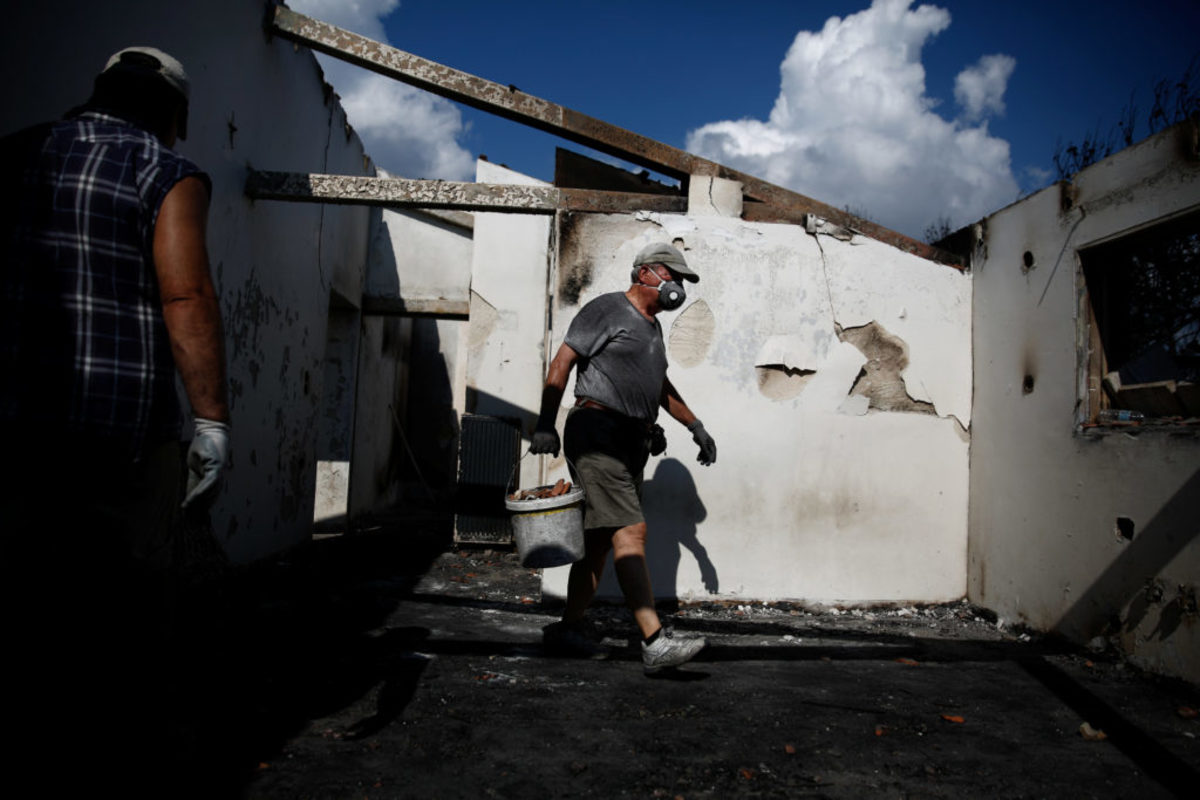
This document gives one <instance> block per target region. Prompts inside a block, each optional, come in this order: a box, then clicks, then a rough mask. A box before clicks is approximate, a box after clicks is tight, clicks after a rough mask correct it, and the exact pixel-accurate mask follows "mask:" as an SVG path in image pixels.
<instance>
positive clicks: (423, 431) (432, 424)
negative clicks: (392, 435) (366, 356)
mask: <svg viewBox="0 0 1200 800" xmlns="http://www.w3.org/2000/svg"><path fill="white" fill-rule="evenodd" d="M464 332H465V325H464ZM407 412H408V413H407V415H406V418H405V431H404V432H405V435H406V436H407V438H408V443H409V446H410V447H411V448H412V454H413V455H412V459H411V460H410V459H409V458H408V457H405V459H404V467H403V469H402V471H401V475H402V479H403V480H404V481H405V482H409V483H411V482H415V481H424V483H425V484H426V485H428V486H429V487H430V489H431V490H432V491H433V492H434V494H435V495H437V496H439V497H440V496H445V495H446V494H447V493H449V492H451V491H452V490H453V488H454V482H455V479H456V476H457V474H458V434H459V422H458V413H457V411H456V410H455V408H454V382H453V378H452V376H451V375H450V368H449V366H448V365H447V364H446V358H445V356H443V355H442V353H441V334H440V333H439V331H438V323H437V322H436V321H435V320H432V319H415V320H413V324H412V350H411V353H410V362H409V374H408V408H407ZM413 461H415V462H416V463H415V464H414V463H412V462H413Z"/></svg>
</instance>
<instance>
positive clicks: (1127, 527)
mask: <svg viewBox="0 0 1200 800" xmlns="http://www.w3.org/2000/svg"><path fill="white" fill-rule="evenodd" d="M1133 533H1134V530H1133V520H1132V519H1130V518H1129V517H1117V536H1119V537H1120V538H1122V539H1124V540H1125V541H1127V542H1132V541H1133Z"/></svg>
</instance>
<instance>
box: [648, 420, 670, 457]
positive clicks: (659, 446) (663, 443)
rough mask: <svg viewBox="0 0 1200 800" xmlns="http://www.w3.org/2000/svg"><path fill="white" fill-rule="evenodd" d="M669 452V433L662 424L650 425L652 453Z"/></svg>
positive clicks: (655, 454)
mask: <svg viewBox="0 0 1200 800" xmlns="http://www.w3.org/2000/svg"><path fill="white" fill-rule="evenodd" d="M665 452H667V434H666V431H664V430H663V429H662V425H651V426H650V455H652V456H658V455H662V454H663V453H665Z"/></svg>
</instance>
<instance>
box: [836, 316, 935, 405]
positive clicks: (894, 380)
mask: <svg viewBox="0 0 1200 800" xmlns="http://www.w3.org/2000/svg"><path fill="white" fill-rule="evenodd" d="M838 338H839V339H841V340H842V341H843V342H849V343H850V344H852V345H854V346H855V347H857V348H858V349H859V351H860V352H861V353H862V354H863V355H864V356H866V357H867V363H866V364H864V365H863V368H862V372H860V373H859V374H858V379H857V380H856V381H855V382H854V386H853V387H851V389H850V394H851V395H862V396H864V397H866V398H867V399H868V400H869V401H870V407H871V408H874V409H876V410H878V411H909V412H914V413H917V414H936V413H937V411H936V410H935V409H934V407H933V404H932V403H926V402H922V401H920V400H914V399H913V398H912V397H911V396H910V395H909V393H908V390H907V388H906V387H905V385H904V378H903V376H902V375H901V373H902V372H903V371H904V368H905V367H907V366H908V345H906V344H905V343H904V340H903V339H901V338H900V337H898V336H894V335H893V334H891V333H888V331H887V330H886V329H884V327H883V326H882V325H880V324H879V323H878V322H869V323H867V324H866V325H862V326H860V327H857V328H846V329H844V330H843V329H841V328H839V329H838Z"/></svg>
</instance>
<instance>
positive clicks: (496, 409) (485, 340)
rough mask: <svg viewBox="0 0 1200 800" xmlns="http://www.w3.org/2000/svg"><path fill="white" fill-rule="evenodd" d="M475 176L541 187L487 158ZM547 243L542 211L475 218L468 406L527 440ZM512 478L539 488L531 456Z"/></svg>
mask: <svg viewBox="0 0 1200 800" xmlns="http://www.w3.org/2000/svg"><path fill="white" fill-rule="evenodd" d="M475 179H476V180H477V181H478V182H480V183H508V184H522V185H545V184H544V183H543V182H541V181H538V180H535V179H533V178H529V177H527V176H524V175H521V174H520V173H517V172H513V171H512V170H510V169H507V168H506V167H502V166H499V165H497V164H492V163H489V162H487V161H479V162H478V163H477V165H476V173H475ZM549 246H550V218H549V217H547V216H536V215H532V214H493V213H477V214H476V215H475V234H474V249H473V257H472V262H471V275H472V278H471V319H470V329H469V330H470V332H469V341H468V343H467V361H466V385H467V387H468V391H469V395H468V401H467V405H468V407H467V411H469V412H471V413H475V414H489V415H495V416H502V417H515V418H517V419H518V420H519V421H520V423H521V431H522V435H523V436H524V437H525V439H526V440H527V439H528V438H529V437H530V436H531V435H532V433H533V427H534V424H535V423H536V422H537V415H538V407H539V406H540V405H541V396H542V383H543V381H544V380H545V374H546V373H545V365H546V361H545V346H546V305H547V279H548V275H549V270H550V256H549ZM472 398H473V400H472ZM518 479H519V480H518V484H519V485H520V486H525V487H529V486H536V485H538V482H539V481H540V480H541V475H540V473H539V464H538V459H537V458H533V457H530V458H523V459H522V460H521V462H520V471H519V474H518Z"/></svg>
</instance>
